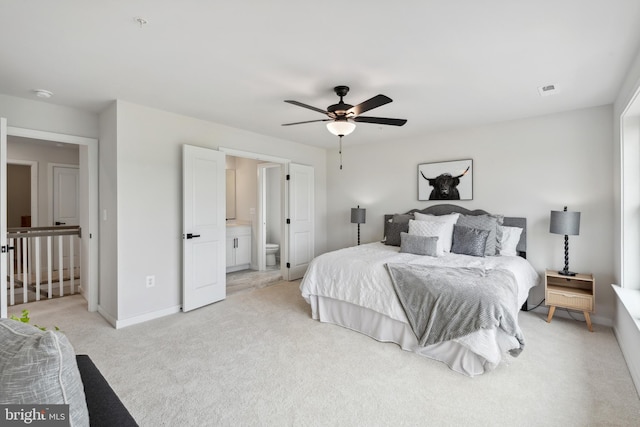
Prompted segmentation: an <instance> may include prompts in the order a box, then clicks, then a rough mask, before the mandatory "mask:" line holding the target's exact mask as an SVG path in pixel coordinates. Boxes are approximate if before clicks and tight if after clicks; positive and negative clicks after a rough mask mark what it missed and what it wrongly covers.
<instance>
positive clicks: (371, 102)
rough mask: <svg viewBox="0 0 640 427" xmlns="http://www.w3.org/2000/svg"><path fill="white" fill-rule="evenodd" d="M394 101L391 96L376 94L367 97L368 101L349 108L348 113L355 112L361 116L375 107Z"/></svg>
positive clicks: (354, 113)
mask: <svg viewBox="0 0 640 427" xmlns="http://www.w3.org/2000/svg"><path fill="white" fill-rule="evenodd" d="M391 101H393V100H392V99H391V98H389V97H388V96H385V95H376V96H374V97H373V98H370V99H367V100H366V101H364V102H362V103H360V104H358V105H356V106H353V107H351V108H349V109H348V110H347V115H350V114H353V115H356V116H359V115H360V114H362V113H364V112H366V111H369V110H372V109H374V108H378V107H380V106H381V105H384V104H388V103H390V102H391Z"/></svg>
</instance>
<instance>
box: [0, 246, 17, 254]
mask: <svg viewBox="0 0 640 427" xmlns="http://www.w3.org/2000/svg"><path fill="white" fill-rule="evenodd" d="M13 249H14V247H13V246H2V247H1V248H0V253H3V254H6V253H7V252H9V251H12V250H13Z"/></svg>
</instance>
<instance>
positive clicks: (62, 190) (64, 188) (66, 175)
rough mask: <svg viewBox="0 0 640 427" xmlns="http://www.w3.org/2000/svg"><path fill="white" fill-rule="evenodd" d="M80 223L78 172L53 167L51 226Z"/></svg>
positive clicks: (76, 169)
mask: <svg viewBox="0 0 640 427" xmlns="http://www.w3.org/2000/svg"><path fill="white" fill-rule="evenodd" d="M79 223H80V170H79V169H78V168H76V167H62V166H54V167H53V224H54V225H78V224H79Z"/></svg>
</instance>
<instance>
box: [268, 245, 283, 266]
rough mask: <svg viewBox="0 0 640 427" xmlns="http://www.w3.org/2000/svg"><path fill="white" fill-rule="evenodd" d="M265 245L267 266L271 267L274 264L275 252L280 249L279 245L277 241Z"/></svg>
mask: <svg viewBox="0 0 640 427" xmlns="http://www.w3.org/2000/svg"><path fill="white" fill-rule="evenodd" d="M265 247H266V252H267V261H266V262H267V267H273V266H274V265H276V254H277V253H278V250H279V249H280V245H278V244H277V243H267V244H266V245H265Z"/></svg>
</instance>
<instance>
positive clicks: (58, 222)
mask: <svg viewBox="0 0 640 427" xmlns="http://www.w3.org/2000/svg"><path fill="white" fill-rule="evenodd" d="M66 224H67V223H66V222H60V221H56V225H66Z"/></svg>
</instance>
